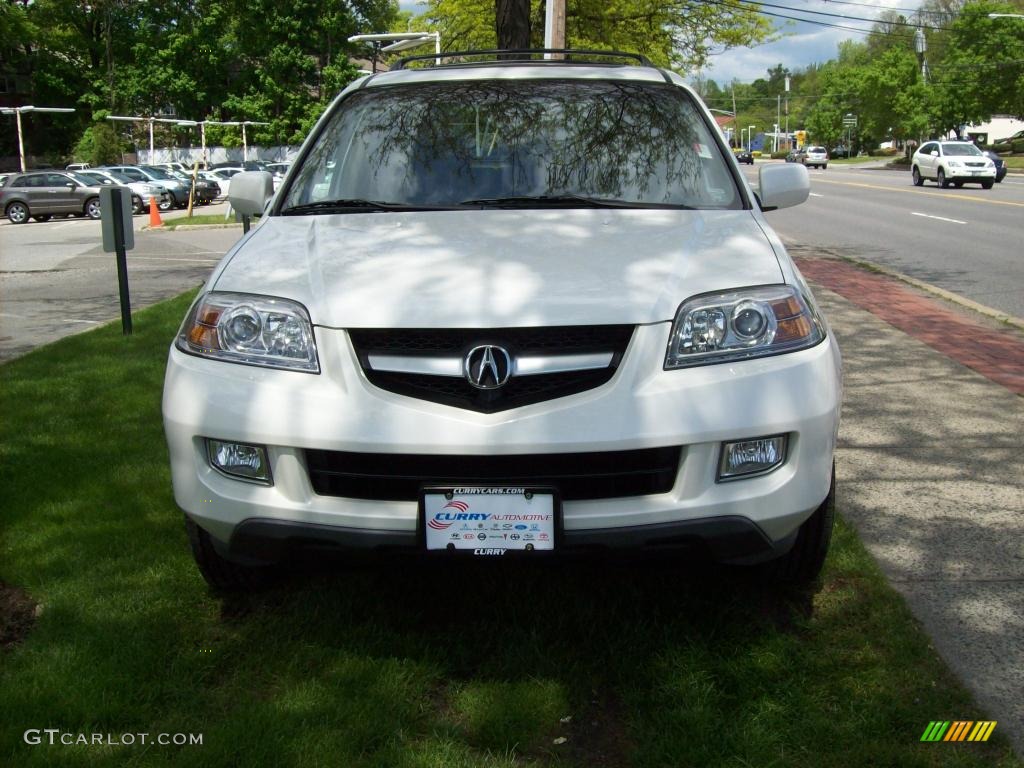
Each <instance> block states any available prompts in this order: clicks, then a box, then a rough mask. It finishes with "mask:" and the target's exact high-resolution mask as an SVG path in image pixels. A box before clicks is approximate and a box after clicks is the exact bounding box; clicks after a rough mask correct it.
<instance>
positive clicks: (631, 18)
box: [417, 0, 772, 70]
mask: <svg viewBox="0 0 1024 768" xmlns="http://www.w3.org/2000/svg"><path fill="white" fill-rule="evenodd" d="M498 1H499V2H505V1H506V0H498ZM518 2H519V3H524V4H525V2H526V0H518ZM530 9H531V10H530V19H531V37H530V45H531V47H534V48H540V47H542V45H543V30H544V23H543V19H544V2H543V0H532V2H531V3H530ZM494 14H495V6H494V5H492V4H491V3H489V2H488V0H428V2H427V9H426V11H425V12H424V13H423V14H422V15H421V16H420V17H418V19H419V20H420V22H421V23H420V24H417V26H426V27H429V28H431V29H436V30H438V31H440V32H441V36H442V41H443V42H444V44H445V47H446V48H447V49H448V50H465V49H469V48H493V47H494V46H495V45H496V43H497V36H496V34H495V32H494V24H490V23H488V21H490V20H494V19H495V18H496V17H495V15H494ZM771 34H772V28H771V24H770V23H769V22H768V21H767V19H765V18H764V17H763V16H761V15H759V14H758V13H757V11H756V9H755V8H754V6H749V7H748V6H742V7H741V6H740V5H739V4H735V5H734V4H708V3H704V2H700V1H699V0H567V7H566V32H565V36H566V45H567V46H568V47H570V48H597V49H616V50H623V51H630V52H635V53H642V54H644V55H646V56H647V57H648V58H650V59H651V60H652V61H654V62H655V63H656V64H658V65H659V66H666V67H668V66H671V67H674V68H676V69H679V70H692V69H699V68H700V67H702V66H704V65H705V64H706V63H707V61H708V59H709V58H710V57H711V56H713V55H716V54H719V53H722V52H724V51H726V50H728V49H730V48H733V47H736V46H740V45H753V44H756V43H759V42H764V41H766V40H767V39H769V38H770V37H771Z"/></svg>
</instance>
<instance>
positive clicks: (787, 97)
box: [786, 75, 793, 149]
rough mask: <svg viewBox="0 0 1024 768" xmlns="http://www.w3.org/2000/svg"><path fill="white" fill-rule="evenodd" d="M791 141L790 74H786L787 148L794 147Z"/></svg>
mask: <svg viewBox="0 0 1024 768" xmlns="http://www.w3.org/2000/svg"><path fill="white" fill-rule="evenodd" d="M792 148H793V147H792V145H791V144H790V143H789V75H786V149H792Z"/></svg>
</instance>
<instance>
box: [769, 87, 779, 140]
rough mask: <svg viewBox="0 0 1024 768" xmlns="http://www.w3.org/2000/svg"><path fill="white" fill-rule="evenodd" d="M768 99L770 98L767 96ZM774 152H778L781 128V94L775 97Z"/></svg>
mask: <svg viewBox="0 0 1024 768" xmlns="http://www.w3.org/2000/svg"><path fill="white" fill-rule="evenodd" d="M768 98H771V96H769V97H768ZM775 99H776V100H775V151H776V152H778V151H779V128H781V127H782V94H781V93H780V94H779V95H778V96H776V97H775Z"/></svg>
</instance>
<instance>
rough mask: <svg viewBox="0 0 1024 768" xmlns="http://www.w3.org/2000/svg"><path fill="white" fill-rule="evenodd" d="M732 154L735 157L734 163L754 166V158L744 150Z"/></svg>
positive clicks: (734, 151)
mask: <svg viewBox="0 0 1024 768" xmlns="http://www.w3.org/2000/svg"><path fill="white" fill-rule="evenodd" d="M733 154H734V155H735V157H736V162H738V163H747V165H753V164H754V156H753V155H752V154H750V152H749V151H748V150H746V149H737V150H733Z"/></svg>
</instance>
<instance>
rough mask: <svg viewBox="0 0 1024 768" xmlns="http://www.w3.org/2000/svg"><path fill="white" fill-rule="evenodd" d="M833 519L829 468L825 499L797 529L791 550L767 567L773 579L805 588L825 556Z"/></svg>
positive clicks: (833, 499)
mask: <svg viewBox="0 0 1024 768" xmlns="http://www.w3.org/2000/svg"><path fill="white" fill-rule="evenodd" d="M835 518H836V467H835V464H834V463H833V465H832V483H831V485H830V486H829V489H828V496H826V497H825V500H824V501H823V502H822V503H821V506H819V507H818V508H817V509H816V510H815V511H814V514H813V515H811V516H810V517H809V518H807V520H806V521H805V522H804V524H803V525H801V526H800V529H799V532H798V533H797V536H796V542H795V543H794V544H793V548H792V549H790V550H789V552H787V553H786V554H785V555H783V556H782V557H780V558H779V559H778V560H775V561H774V562H773V563H771V564H770V566H771V568H772V572H773V576H774V577H775V578H776V579H778V580H779V581H785V582H788V583H790V584H796V585H809V584H811V583H813V582H814V580H815V579H817V578H818V574H820V573H821V568H822V566H823V565H824V564H825V556H826V555H827V554H828V547H829V544H830V543H831V541H832V526H833V524H834V523H835Z"/></svg>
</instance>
